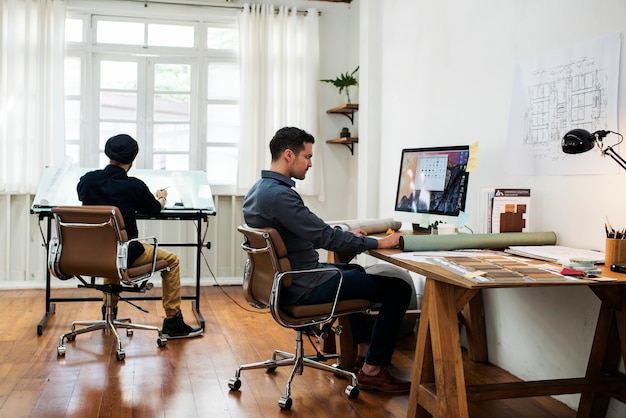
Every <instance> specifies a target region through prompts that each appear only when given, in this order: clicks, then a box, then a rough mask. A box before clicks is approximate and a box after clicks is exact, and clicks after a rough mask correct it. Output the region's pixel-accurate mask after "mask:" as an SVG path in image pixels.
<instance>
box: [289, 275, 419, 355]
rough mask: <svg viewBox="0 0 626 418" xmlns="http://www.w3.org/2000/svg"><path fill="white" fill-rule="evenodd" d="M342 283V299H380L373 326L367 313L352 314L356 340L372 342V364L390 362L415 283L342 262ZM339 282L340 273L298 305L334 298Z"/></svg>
mask: <svg viewBox="0 0 626 418" xmlns="http://www.w3.org/2000/svg"><path fill="white" fill-rule="evenodd" d="M336 266H337V267H339V268H341V269H342V270H343V283H342V287H341V291H340V293H339V300H345V299H367V300H370V301H372V302H374V303H380V304H381V306H380V313H379V314H378V316H377V317H376V320H375V322H374V326H373V328H372V329H371V330H370V321H369V317H368V316H367V315H365V314H360V313H359V314H352V315H350V316H349V318H350V325H351V327H352V335H353V337H354V343H355V344H360V343H366V342H369V343H370V348H369V351H368V352H367V355H366V357H365V362H366V363H367V364H370V365H373V366H388V365H389V364H390V363H391V356H392V354H393V350H394V348H395V343H396V338H397V336H398V330H399V327H400V323H401V322H402V319H403V318H404V313H405V312H406V310H407V308H408V306H409V302H410V301H411V292H412V287H411V285H410V284H409V283H407V282H405V281H404V280H402V279H399V278H397V277H385V276H376V275H372V274H367V273H365V271H363V269H362V267H360V266H357V265H353V264H350V265H345V264H344V265H342V264H338V265H336ZM338 283H339V275H338V274H337V275H335V276H334V277H333V278H331V279H330V280H328V281H327V282H325V283H323V284H321V285H319V286H317V287H315V288H313V289H312V291H311V292H310V293H309V294H308V295H307V296H306V297H304V298H303V299H302V300H300V301H299V302H298V304H299V305H313V304H317V303H327V302H332V300H333V297H334V296H335V292H336V289H337V285H338Z"/></svg>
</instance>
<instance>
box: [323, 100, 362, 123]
mask: <svg viewBox="0 0 626 418" xmlns="http://www.w3.org/2000/svg"><path fill="white" fill-rule="evenodd" d="M357 110H359V105H358V104H352V103H346V104H342V105H339V106H337V107H333V108H332V109H328V110H327V111H326V113H335V114H340V115H344V116H345V117H347V118H348V119H350V123H352V124H353V125H354V112H356V111H357Z"/></svg>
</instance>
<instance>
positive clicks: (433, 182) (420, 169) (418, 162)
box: [394, 145, 469, 230]
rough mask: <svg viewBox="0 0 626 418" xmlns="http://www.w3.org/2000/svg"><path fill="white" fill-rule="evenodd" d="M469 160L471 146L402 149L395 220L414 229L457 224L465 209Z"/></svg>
mask: <svg viewBox="0 0 626 418" xmlns="http://www.w3.org/2000/svg"><path fill="white" fill-rule="evenodd" d="M468 159H469V145H459V146H441V147H431V148H405V149H403V150H402V157H401V159H400V173H399V175H398V188H397V191H396V199H395V203H394V219H395V220H397V221H402V222H411V223H412V224H413V229H415V230H419V229H423V228H424V227H426V228H427V227H428V224H431V223H433V222H435V221H440V222H449V223H456V220H457V217H458V216H459V213H460V211H464V210H465V199H466V197H467V181H468V178H469V173H468V172H467V171H465V170H466V168H467V162H468ZM424 215H429V216H428V217H425V216H424ZM424 219H428V222H427V223H426V225H424V222H423V221H424Z"/></svg>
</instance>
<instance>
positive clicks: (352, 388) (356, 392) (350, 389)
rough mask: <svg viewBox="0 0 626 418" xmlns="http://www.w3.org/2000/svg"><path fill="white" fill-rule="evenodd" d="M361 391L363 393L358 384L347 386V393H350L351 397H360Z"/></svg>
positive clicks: (349, 396)
mask: <svg viewBox="0 0 626 418" xmlns="http://www.w3.org/2000/svg"><path fill="white" fill-rule="evenodd" d="M359 393H361V391H360V390H359V388H358V387H357V386H352V385H348V386H347V387H346V390H345V394H346V395H348V398H350V399H356V398H358V397H359Z"/></svg>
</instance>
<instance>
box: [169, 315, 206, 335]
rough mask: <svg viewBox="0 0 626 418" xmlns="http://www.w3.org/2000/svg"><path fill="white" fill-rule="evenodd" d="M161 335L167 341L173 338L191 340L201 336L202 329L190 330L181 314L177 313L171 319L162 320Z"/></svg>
mask: <svg viewBox="0 0 626 418" xmlns="http://www.w3.org/2000/svg"><path fill="white" fill-rule="evenodd" d="M161 334H162V335H163V337H165V338H167V339H168V340H171V339H175V338H191V337H197V336H198V335H202V328H192V327H190V326H189V325H187V324H185V321H184V320H183V313H182V312H181V311H178V313H177V314H176V315H174V316H173V317H171V318H165V319H164V320H163V329H162V330H161Z"/></svg>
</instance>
